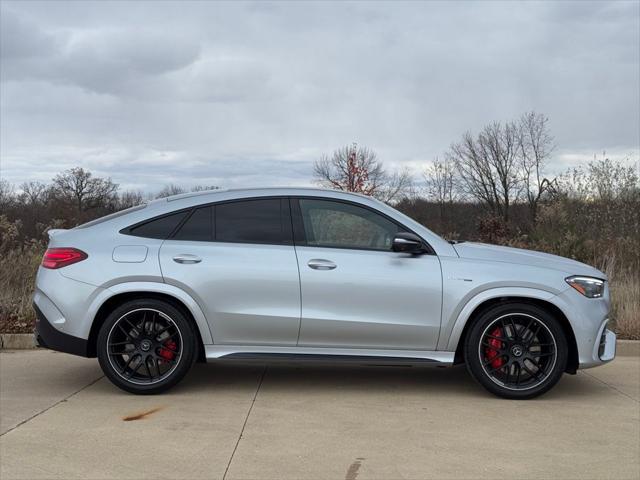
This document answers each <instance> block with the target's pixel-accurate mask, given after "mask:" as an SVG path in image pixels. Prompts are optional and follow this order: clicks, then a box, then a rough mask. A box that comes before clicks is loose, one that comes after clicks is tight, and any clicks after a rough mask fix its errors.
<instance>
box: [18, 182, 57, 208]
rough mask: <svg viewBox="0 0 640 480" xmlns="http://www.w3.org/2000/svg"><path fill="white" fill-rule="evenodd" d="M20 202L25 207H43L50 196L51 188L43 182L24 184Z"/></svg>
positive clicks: (21, 187)
mask: <svg viewBox="0 0 640 480" xmlns="http://www.w3.org/2000/svg"><path fill="white" fill-rule="evenodd" d="M20 190H22V193H21V194H20V201H21V202H22V203H24V204H25V205H34V206H35V205H42V204H43V203H44V202H46V200H47V197H48V196H49V191H50V187H49V186H48V185H46V184H44V183H42V182H36V181H31V182H24V183H23V184H22V185H20Z"/></svg>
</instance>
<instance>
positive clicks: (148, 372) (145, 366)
mask: <svg viewBox="0 0 640 480" xmlns="http://www.w3.org/2000/svg"><path fill="white" fill-rule="evenodd" d="M148 360H149V357H148V356H147V358H145V359H144V368H145V369H146V370H147V374H148V375H149V380H153V375H152V374H151V369H150V368H149V361H148Z"/></svg>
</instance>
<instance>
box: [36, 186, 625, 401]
mask: <svg viewBox="0 0 640 480" xmlns="http://www.w3.org/2000/svg"><path fill="white" fill-rule="evenodd" d="M49 236H50V242H49V248H48V250H47V252H46V253H45V255H44V258H43V262H42V265H41V267H40V269H39V271H38V275H37V279H36V289H35V293H34V308H35V310H36V314H37V336H38V341H39V343H40V344H41V345H42V346H45V347H48V348H52V349H54V350H59V351H63V352H68V353H72V354H76V355H83V356H87V357H96V356H97V357H98V360H99V362H100V365H101V367H102V368H103V370H104V371H105V374H106V376H107V377H108V378H109V379H110V380H111V381H112V382H113V383H114V384H116V385H117V386H119V387H120V388H122V389H124V390H127V391H129V392H133V393H141V394H145V393H147V394H149V393H158V392H161V391H164V390H166V389H168V388H170V387H171V386H173V385H175V384H176V383H177V382H178V381H180V380H181V379H182V378H183V377H184V376H185V375H186V373H187V372H188V370H189V368H190V367H191V365H192V364H193V362H195V361H197V360H207V361H216V360H223V359H224V360H227V359H242V360H247V359H260V360H269V359H280V360H282V359H284V360H287V361H289V360H291V361H296V360H324V361H327V360H331V361H333V360H346V361H357V362H360V363H372V364H376V365H379V364H426V365H434V366H447V365H453V364H456V363H463V362H464V363H466V364H467V368H468V370H469V372H470V373H471V375H472V376H473V377H474V378H475V379H476V380H477V381H478V382H479V383H480V384H482V385H483V386H484V387H485V388H486V389H487V390H489V391H490V392H492V393H494V394H496V395H499V396H503V397H507V398H522V399H524V398H532V397H535V396H537V395H540V394H542V393H544V392H546V391H547V390H549V389H550V388H551V387H552V386H553V385H554V384H555V383H556V382H557V381H558V380H559V379H560V377H561V376H562V374H563V373H565V372H567V373H575V372H576V370H577V369H579V368H588V367H594V366H597V365H600V364H603V363H606V362H608V361H610V360H612V359H613V358H614V356H615V340H616V338H615V334H614V333H613V332H611V331H610V330H608V329H607V321H608V312H609V288H608V282H607V279H606V277H605V275H604V274H603V273H602V272H600V271H598V270H596V269H595V268H592V267H590V266H588V265H585V264H582V263H579V262H576V261H573V260H570V259H566V258H562V257H558V256H554V255H548V254H544V253H538V252H532V251H527V250H520V249H514V248H507V247H498V246H492V245H486V244H478V243H466V242H462V243H453V244H452V243H450V242H447V241H446V240H444V239H442V238H441V237H439V236H438V235H436V234H434V233H433V232H431V231H430V230H428V229H427V228H425V227H424V226H422V225H420V224H419V223H417V222H415V221H414V220H412V219H410V218H409V217H407V216H405V215H403V214H402V213H400V212H398V211H396V210H394V209H393V208H391V207H390V206H388V205H386V204H384V203H381V202H379V201H377V200H374V199H372V198H370V197H366V196H362V195H358V194H353V193H347V192H339V191H332V190H321V189H310V188H263V189H245V190H216V191H210V192H198V193H193V194H185V195H178V196H174V197H169V198H167V199H161V200H156V201H153V202H149V203H148V204H145V205H141V206H138V207H133V208H131V209H129V210H125V211H122V212H118V213H115V214H112V215H109V216H106V217H103V218H101V219H98V220H95V221H93V222H89V223H87V224H84V225H81V226H78V227H76V228H73V229H70V230H52V231H50V232H49Z"/></svg>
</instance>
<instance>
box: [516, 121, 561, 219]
mask: <svg viewBox="0 0 640 480" xmlns="http://www.w3.org/2000/svg"><path fill="white" fill-rule="evenodd" d="M548 122H549V119H548V118H547V117H545V116H544V115H542V114H539V113H536V112H528V113H525V114H524V115H522V117H520V121H519V134H520V140H519V146H520V160H521V168H522V172H521V176H522V183H523V190H524V195H525V197H526V199H527V202H528V204H529V210H530V212H531V220H532V222H533V223H534V224H535V223H536V219H537V217H538V205H539V203H540V200H541V199H542V198H543V197H544V195H545V194H546V193H548V192H550V191H552V190H553V189H554V188H555V187H554V185H555V184H556V180H555V179H548V178H546V177H544V176H543V173H542V171H543V169H544V167H545V165H546V163H547V161H548V160H549V157H550V156H551V152H552V151H553V148H554V145H553V137H552V136H551V133H550V132H549V127H548V125H547V124H548Z"/></svg>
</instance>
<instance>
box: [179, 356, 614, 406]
mask: <svg viewBox="0 0 640 480" xmlns="http://www.w3.org/2000/svg"><path fill="white" fill-rule="evenodd" d="M263 374H264V378H263V381H262V386H261V390H263V391H264V390H268V391H269V392H274V393H280V394H286V393H297V394H299V393H314V392H315V393H320V392H322V393H327V392H331V391H333V392H335V393H342V394H346V393H367V392H371V393H380V392H393V393H394V394H398V395H403V394H416V393H417V394H425V395H434V394H438V395H442V396H450V395H454V396H456V397H467V398H470V399H471V398H496V397H494V396H493V395H491V394H490V393H488V392H486V391H484V389H483V388H482V387H480V385H478V384H477V383H476V382H475V381H474V380H473V378H471V376H470V375H469V373H468V372H467V370H466V368H465V366H464V365H458V366H455V367H451V368H437V367H435V368H433V367H422V366H417V367H410V366H401V367H400V366H399V367H387V366H371V365H366V366H365V365H362V366H361V365H351V364H347V365H344V364H300V365H295V364H292V365H284V364H279V363H274V364H270V363H269V364H255V363H249V364H245V363H239V362H220V363H210V364H196V365H195V366H194V368H193V370H192V371H191V372H190V373H189V375H188V376H187V378H186V379H185V380H184V381H183V382H181V383H180V384H179V385H178V386H176V387H174V389H173V390H171V391H170V392H168V394H172V393H175V394H184V393H187V392H189V393H195V392H202V393H211V394H215V392H216V391H221V390H228V389H234V388H237V386H238V385H240V384H246V383H247V382H249V383H251V382H254V383H256V382H258V381H259V380H260V378H261V377H262V375H263ZM610 394H611V390H609V389H607V388H604V385H602V384H601V383H599V382H598V381H596V380H594V379H592V378H590V377H588V376H586V375H584V374H581V373H579V374H578V375H564V376H563V378H562V379H561V380H560V382H559V383H558V385H556V386H555V387H554V388H553V389H552V390H551V391H550V392H548V393H547V394H546V395H544V396H542V397H540V398H542V399H557V400H560V399H563V398H571V397H574V398H579V397H580V396H582V395H589V396H591V397H592V398H593V396H603V397H606V396H609V395H610Z"/></svg>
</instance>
